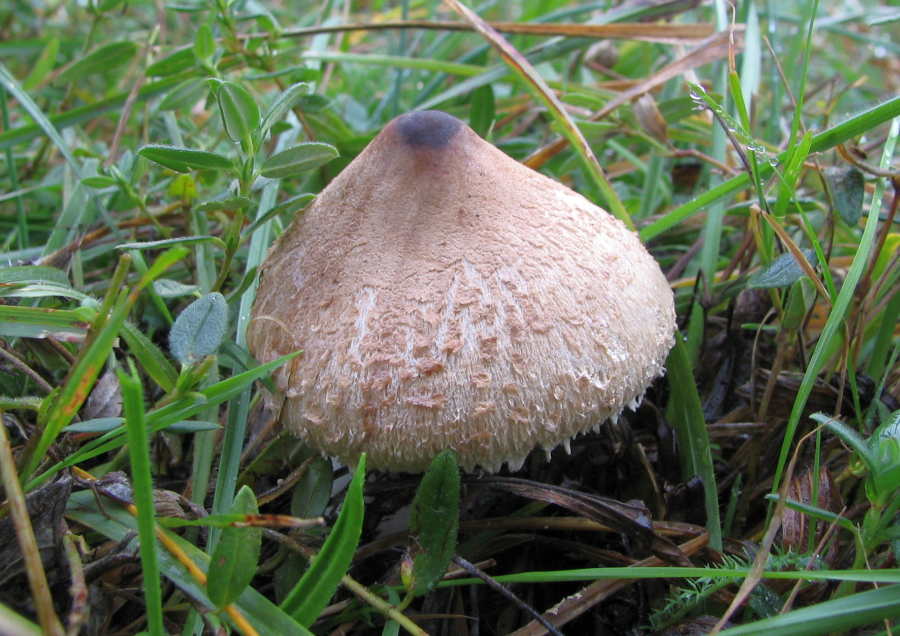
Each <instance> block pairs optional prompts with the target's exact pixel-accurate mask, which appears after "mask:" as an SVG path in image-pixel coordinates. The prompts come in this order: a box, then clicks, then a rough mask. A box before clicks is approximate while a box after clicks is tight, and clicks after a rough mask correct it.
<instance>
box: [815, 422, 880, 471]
mask: <svg viewBox="0 0 900 636" xmlns="http://www.w3.org/2000/svg"><path fill="white" fill-rule="evenodd" d="M810 417H811V418H812V419H814V420H815V421H817V422H819V423H820V424H824V425H825V426H827V427H828V430H830V431H831V432H832V433H834V434H835V435H836V436H837V437H839V438H840V439H841V441H843V442H844V443H845V444H846V445H847V446H849V447H850V448H851V449H853V450H854V451H856V452H857V454H858V455H859V458H860V459H861V460H862V461H863V463H864V464H865V465H866V468H867V469H869V471H877V470H878V465H879V464H878V456H877V455H876V454H875V453H874V452H872V450H871V449H870V448H869V445H868V444H867V443H866V442H865V440H864V439H863V438H862V437H860V436H859V433H857V432H856V431H854V430H853V429H852V428H850V427H849V426H847V425H846V424H844V423H843V422H841V421H840V420H838V419H835V418H833V417H831V416H828V415H825V414H824V413H814V414H813V415H811V416H810Z"/></svg>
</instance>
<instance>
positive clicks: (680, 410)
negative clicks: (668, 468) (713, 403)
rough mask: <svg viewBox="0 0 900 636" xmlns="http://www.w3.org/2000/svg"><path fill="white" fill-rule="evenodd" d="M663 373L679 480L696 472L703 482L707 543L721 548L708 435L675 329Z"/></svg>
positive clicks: (680, 337) (687, 477) (684, 354)
mask: <svg viewBox="0 0 900 636" xmlns="http://www.w3.org/2000/svg"><path fill="white" fill-rule="evenodd" d="M666 374H667V375H668V377H669V384H670V385H671V387H672V389H671V398H670V399H669V404H668V406H667V407H666V419H667V420H668V421H669V422H670V423H671V424H672V427H673V428H674V429H675V431H676V433H677V434H678V454H679V456H680V457H681V465H682V479H684V480H685V481H688V480H689V479H690V478H691V477H693V476H694V475H698V476H699V477H700V480H701V481H702V482H703V489H704V494H705V501H704V503H705V506H706V527H707V529H708V530H709V534H710V540H709V542H710V545H711V546H713V547H714V548H715V549H717V550H719V549H721V547H722V526H721V524H720V523H719V502H718V499H717V494H716V473H715V469H714V467H713V460H712V454H711V452H710V446H709V435H708V434H707V431H706V424H705V422H704V418H703V405H702V404H701V403H700V396H699V395H698V393H697V383H696V382H695V381H694V373H693V371H692V369H691V361H690V358H689V357H688V353H687V348H686V347H685V346H684V339H683V338H682V336H681V333H680V332H678V331H676V332H675V346H674V347H673V348H672V350H671V351H670V352H669V357H668V358H667V359H666Z"/></svg>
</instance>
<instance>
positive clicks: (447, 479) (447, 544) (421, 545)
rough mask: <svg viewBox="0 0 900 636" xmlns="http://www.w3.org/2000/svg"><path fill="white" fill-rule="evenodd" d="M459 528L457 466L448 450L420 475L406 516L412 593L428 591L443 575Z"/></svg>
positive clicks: (409, 585) (421, 593)
mask: <svg viewBox="0 0 900 636" xmlns="http://www.w3.org/2000/svg"><path fill="white" fill-rule="evenodd" d="M458 529H459V466H458V465H457V463H456V457H455V456H454V455H453V451H451V450H449V449H448V450H445V451H443V452H442V453H441V454H440V455H438V456H437V457H435V458H434V461H433V462H431V466H430V467H429V468H428V472H427V473H425V476H424V477H422V483H421V484H420V485H419V491H418V492H417V493H416V498H415V500H414V501H413V508H412V513H411V514H410V516H409V532H410V546H409V555H410V557H411V558H412V573H411V577H410V581H409V583H408V584H407V588H408V590H409V593H410V594H411V595H413V596H422V595H423V594H427V593H428V592H430V591H431V590H433V589H434V587H435V586H436V585H437V584H438V583H439V582H440V580H441V579H442V578H443V576H444V574H445V573H446V572H447V568H448V567H449V566H450V560H451V559H452V558H453V554H454V553H455V551H456V535H457V531H458ZM404 582H405V581H404Z"/></svg>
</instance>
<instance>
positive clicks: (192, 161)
mask: <svg viewBox="0 0 900 636" xmlns="http://www.w3.org/2000/svg"><path fill="white" fill-rule="evenodd" d="M138 154H139V155H140V156H142V157H145V158H146V159H149V160H150V161H155V162H156V163H158V164H159V165H161V166H165V167H166V168H169V169H170V170H174V171H176V172H191V171H192V170H220V171H223V172H230V171H232V170H233V169H234V162H233V161H232V160H231V159H229V158H228V157H223V156H222V155H219V154H216V153H214V152H209V151H207V150H191V149H190V148H176V147H175V146H166V145H163V144H149V145H147V146H144V147H143V148H141V149H140V150H138Z"/></svg>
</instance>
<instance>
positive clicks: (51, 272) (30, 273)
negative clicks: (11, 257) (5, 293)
mask: <svg viewBox="0 0 900 636" xmlns="http://www.w3.org/2000/svg"><path fill="white" fill-rule="evenodd" d="M4 283H35V284H40V283H55V284H57V285H60V286H64V287H68V286H69V278H68V277H67V276H66V273H65V272H64V271H62V270H61V269H56V268H55V267H47V266H46V265H19V266H18V267H7V268H6V269H0V285H2V284H4Z"/></svg>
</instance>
